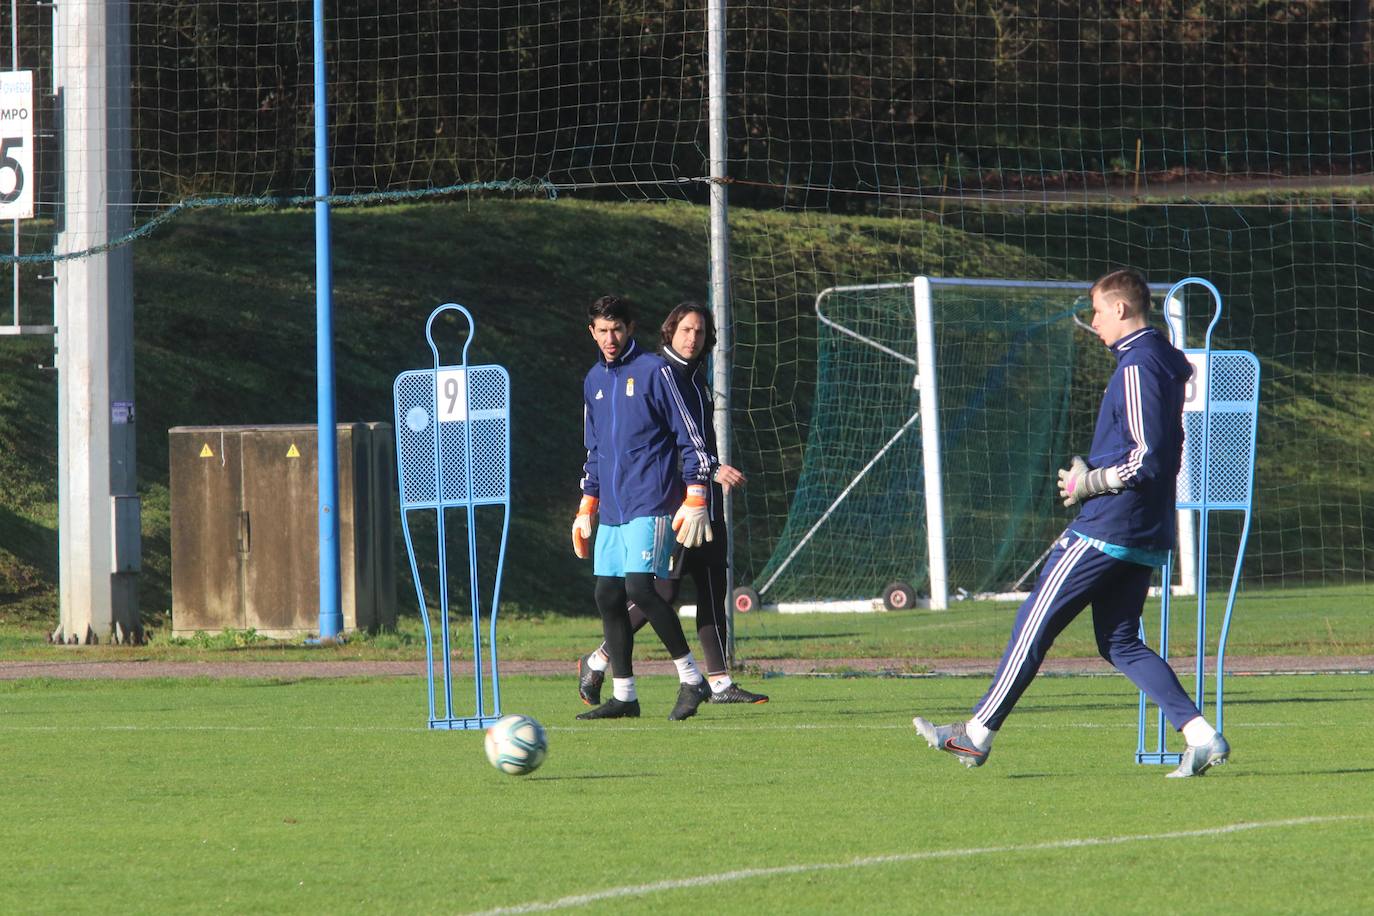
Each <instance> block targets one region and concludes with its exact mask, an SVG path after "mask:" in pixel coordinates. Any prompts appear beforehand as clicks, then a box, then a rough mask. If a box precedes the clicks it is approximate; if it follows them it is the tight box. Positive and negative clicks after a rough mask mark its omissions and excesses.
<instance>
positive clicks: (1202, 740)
mask: <svg viewBox="0 0 1374 916" xmlns="http://www.w3.org/2000/svg"><path fill="white" fill-rule="evenodd" d="M1179 731H1181V732H1183V740H1184V741H1187V742H1188V746H1189V747H1197V746H1198V745H1199V744H1206V743H1207V742H1209V741H1211V740H1212V739H1213V738H1215V737H1216V736H1217V730H1216V729H1215V728H1213V727H1212V726H1211V725H1209V724H1207V720H1206V719H1204V718H1202V716H1193V718H1191V719H1189V720H1188V721H1187V722H1184V723H1183V728H1181V729H1179Z"/></svg>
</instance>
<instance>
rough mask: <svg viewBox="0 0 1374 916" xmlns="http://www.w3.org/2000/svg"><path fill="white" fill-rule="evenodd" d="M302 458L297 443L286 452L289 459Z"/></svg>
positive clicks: (292, 444)
mask: <svg viewBox="0 0 1374 916" xmlns="http://www.w3.org/2000/svg"><path fill="white" fill-rule="evenodd" d="M300 456H301V453H300V450H299V449H297V448H296V443H294V442H292V443H291V447H290V448H289V449H287V450H286V457H287V458H299V457H300Z"/></svg>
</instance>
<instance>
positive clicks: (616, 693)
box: [611, 676, 639, 703]
mask: <svg viewBox="0 0 1374 916" xmlns="http://www.w3.org/2000/svg"><path fill="white" fill-rule="evenodd" d="M611 685H612V686H611V696H613V697H615V698H616V699H617V700H619V701H620V702H622V703H628V702H630V701H631V700H637V699H639V694H637V693H635V679H634V677H633V676H632V677H613V678H611Z"/></svg>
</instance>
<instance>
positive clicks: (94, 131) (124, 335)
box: [53, 0, 142, 643]
mask: <svg viewBox="0 0 1374 916" xmlns="http://www.w3.org/2000/svg"><path fill="white" fill-rule="evenodd" d="M129 64H130V61H129V3H128V0H101V2H97V0H80V2H78V0H70V2H62V3H58V4H55V5H54V7H53V85H54V89H56V90H57V92H58V93H59V94H60V97H61V107H62V196H63V207H62V211H61V223H60V225H61V231H60V232H59V233H58V234H57V241H56V246H55V248H56V251H57V252H58V253H60V254H67V253H74V252H91V253H90V254H85V255H83V256H81V257H76V258H71V259H68V260H62V261H58V262H57V263H56V265H55V269H54V273H55V274H56V285H55V287H54V294H53V311H54V313H55V314H56V318H57V322H56V323H57V338H56V344H57V369H58V389H57V390H58V394H57V427H58V432H57V450H58V458H57V465H58V469H57V473H58V484H57V502H58V510H57V513H58V522H57V528H58V534H57V545H58V546H57V549H58V565H59V574H58V594H59V602H60V605H61V623H60V625H59V626H58V628H57V630H56V631H54V633H53V638H54V640H60V641H61V642H64V643H90V642H95V641H99V640H106V639H111V638H113V639H114V640H115V641H121V642H122V641H128V642H137V641H140V640H141V638H142V628H141V627H140V625H139V617H138V572H139V568H140V548H141V542H140V533H139V500H138V495H137V494H138V475H137V472H136V467H135V463H134V442H135V430H136V426H135V425H134V419H135V417H134V363H133V352H134V339H133V337H134V320H133V252H132V250H131V249H130V247H129V246H127V245H125V246H122V247H115V248H111V249H109V250H102V248H103V246H104V245H106V244H108V243H110V242H112V241H114V240H116V239H118V238H119V237H121V236H123V235H125V234H127V233H128V231H129V227H130V226H131V225H132V221H133V214H132V212H131V208H132V205H133V190H132V153H131V146H130V138H131V131H130V122H129V109H130V91H129V82H130V81H129Z"/></svg>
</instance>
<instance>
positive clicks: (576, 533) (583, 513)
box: [572, 495, 601, 560]
mask: <svg viewBox="0 0 1374 916" xmlns="http://www.w3.org/2000/svg"><path fill="white" fill-rule="evenodd" d="M600 505H601V500H599V499H597V498H596V497H595V496H585V495H584V496H583V497H582V502H581V504H580V505H579V506H578V507H577V518H575V519H573V526H572V539H573V553H575V554H577V558H578V559H579V560H585V559H587V557H589V556H591V555H592V516H594V515H596V510H597V507H598V506H600Z"/></svg>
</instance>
